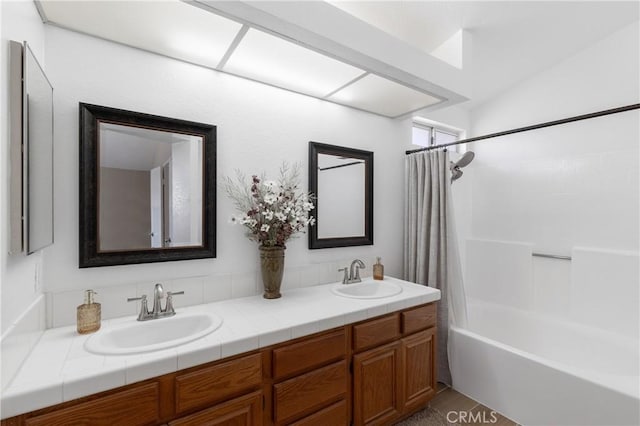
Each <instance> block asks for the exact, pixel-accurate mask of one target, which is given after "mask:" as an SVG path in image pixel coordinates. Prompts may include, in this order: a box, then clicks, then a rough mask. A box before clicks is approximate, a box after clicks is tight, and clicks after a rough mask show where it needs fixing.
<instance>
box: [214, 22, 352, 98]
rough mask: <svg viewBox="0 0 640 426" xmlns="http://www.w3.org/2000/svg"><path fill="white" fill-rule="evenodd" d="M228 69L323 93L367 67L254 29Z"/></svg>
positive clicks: (243, 40) (307, 90)
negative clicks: (348, 62) (354, 64)
mask: <svg viewBox="0 0 640 426" xmlns="http://www.w3.org/2000/svg"><path fill="white" fill-rule="evenodd" d="M223 70H224V71H227V72H230V73H232V74H236V75H240V76H242V77H247V78H251V79H253V80H258V81H262V82H265V83H268V84H272V85H274V86H278V87H282V88H285V89H289V90H293V91H295V92H300V93H305V94H308V95H311V96H316V97H323V96H325V95H327V94H329V93H331V92H332V91H334V90H336V89H337V88H339V87H341V86H343V85H345V84H346V83H348V82H349V81H351V80H353V79H354V78H356V77H357V76H359V75H361V74H363V73H364V71H363V70H361V69H359V68H356V67H352V66H351V65H348V64H345V63H343V62H340V61H337V60H335V59H332V58H329V57H328V56H325V55H322V54H320V53H317V52H315V51H313V50H310V49H307V48H304V47H302V46H299V45H297V44H295V43H292V42H289V41H286V40H283V39H281V38H278V37H275V36H272V35H270V34H267V33H265V32H262V31H259V30H256V29H253V28H252V29H250V30H249V31H248V32H247V34H246V35H245V36H244V38H243V39H242V41H241V42H240V44H239V45H238V47H237V48H236V50H235V51H234V52H233V54H232V55H231V57H230V58H229V60H228V61H227V63H226V65H225V66H224V68H223Z"/></svg>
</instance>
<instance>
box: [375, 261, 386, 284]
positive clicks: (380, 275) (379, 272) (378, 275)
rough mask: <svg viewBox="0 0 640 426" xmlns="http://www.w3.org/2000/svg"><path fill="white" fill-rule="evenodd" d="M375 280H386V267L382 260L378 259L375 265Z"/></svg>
mask: <svg viewBox="0 0 640 426" xmlns="http://www.w3.org/2000/svg"><path fill="white" fill-rule="evenodd" d="M373 279H374V280H383V279H384V265H383V264H382V263H380V258H379V257H377V258H376V263H375V264H374V265H373Z"/></svg>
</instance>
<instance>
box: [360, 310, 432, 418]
mask: <svg viewBox="0 0 640 426" xmlns="http://www.w3.org/2000/svg"><path fill="white" fill-rule="evenodd" d="M435 325H436V304H435V303H431V304H428V305H423V306H420V307H417V308H412V309H408V310H405V311H402V312H397V313H393V314H390V315H386V316H383V317H380V318H377V319H374V320H369V321H365V322H363V323H360V324H356V325H354V326H353V336H354V343H353V347H354V352H356V353H355V354H354V355H353V424H354V425H356V426H359V425H388V424H392V423H393V422H394V421H397V420H399V419H400V418H402V417H407V416H408V415H409V414H411V413H413V412H414V411H417V410H419V409H421V408H423V407H425V406H426V405H427V403H428V402H429V400H431V398H433V396H435V393H436V375H435V360H436V352H435V350H436V343H435V339H436V334H435V332H436V327H435ZM376 344H377V345H378V346H375V345H376ZM373 346H375V347H373ZM372 347H373V348H372Z"/></svg>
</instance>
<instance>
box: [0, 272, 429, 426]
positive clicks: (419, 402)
mask: <svg viewBox="0 0 640 426" xmlns="http://www.w3.org/2000/svg"><path fill="white" fill-rule="evenodd" d="M390 280H393V279H390ZM393 281H394V282H396V283H398V285H400V286H401V287H402V289H403V291H402V292H401V293H400V294H398V295H395V296H392V297H388V298H383V299H368V300H363V299H347V298H344V297H339V296H336V295H335V294H333V293H332V292H331V288H332V287H335V284H334V285H331V284H330V285H323V286H316V287H312V288H306V289H298V290H294V291H292V292H287V294H286V295H285V296H284V297H283V299H282V300H284V301H286V300H287V298H289V301H288V302H285V303H283V305H291V306H293V304H294V303H295V305H296V306H297V310H296V311H295V312H297V313H300V312H303V311H305V310H306V311H307V312H308V314H307V315H312V313H313V312H318V311H319V310H318V309H317V308H318V307H319V306H321V305H323V304H326V311H327V313H328V315H329V316H327V317H326V318H324V319H317V320H316V322H317V323H318V324H320V325H319V326H318V327H320V328H324V327H325V326H331V325H332V323H333V325H334V326H333V327H330V328H328V329H323V330H321V331H318V332H315V333H308V334H306V335H303V334H305V332H304V329H307V330H310V328H309V327H310V326H311V325H310V324H312V323H310V322H307V321H308V320H309V318H308V317H307V318H305V315H304V314H298V316H300V318H298V321H299V324H298V323H296V322H295V321H294V322H291V323H290V324H289V325H288V326H285V327H284V329H288V330H289V333H282V332H281V331H280V330H277V331H276V330H274V329H273V328H272V329H271V331H270V332H269V333H263V334H259V335H258V336H257V339H256V340H257V342H258V346H259V347H256V348H251V347H250V346H249V345H245V346H244V348H245V349H248V350H246V351H241V349H240V346H239V345H235V346H236V347H237V348H238V349H237V351H240V352H239V353H237V354H234V355H231V356H224V355H225V351H224V350H222V351H221V352H220V354H221V355H220V356H219V358H220V359H218V360H215V361H213V362H204V363H202V364H198V365H194V366H192V367H188V368H180V362H179V358H180V354H181V353H184V354H186V352H180V351H176V350H175V349H174V350H173V352H171V351H169V353H173V354H177V357H178V362H177V364H178V367H177V368H176V369H175V371H172V372H168V373H166V374H161V375H157V376H155V377H151V378H148V379H145V380H141V381H137V382H135V383H133V382H132V383H131V384H127V385H125V386H120V387H115V388H112V389H109V390H106V391H103V392H99V393H94V394H87V395H84V396H81V397H79V398H74V399H72V400H69V401H64V402H62V403H59V404H55V405H52V406H48V407H45V408H41V409H37V410H33V411H30V412H26V413H23V414H19V415H17V416H14V417H11V418H8V419H5V420H3V421H2V426H9V425H29V426H36V425H47V426H50V425H68V424H75V423H78V424H91V425H101V424H105V425H106V424H108V425H115V424H122V425H128V426H130V425H152V424H169V425H202V424H207V425H218V424H220V425H223V424H224V425H229V424H233V425H272V424H273V425H285V424H287V425H289V424H295V425H319V426H320V425H340V424H343V425H349V424H351V423H353V424H355V425H364V424H392V423H393V422H394V421H396V420H398V419H401V418H403V417H406V416H408V415H410V414H411V413H413V412H415V411H417V410H419V409H420V408H422V407H424V406H426V404H427V403H428V401H429V400H430V399H431V398H432V397H433V396H434V395H435V386H436V377H435V353H436V352H435V349H436V342H435V340H436V303H435V301H436V300H438V299H439V298H440V294H439V292H438V290H435V289H431V288H428V287H423V286H418V285H415V284H411V283H406V282H403V281H400V280H393ZM292 293H293V294H292ZM276 303H277V302H276ZM225 304H227V305H229V304H231V305H233V310H234V311H238V309H240V308H241V307H244V308H245V309H255V306H256V305H261V304H265V305H264V306H265V307H266V306H269V307H268V308H267V310H268V311H270V312H272V313H273V312H275V307H274V304H273V301H271V302H269V301H264V300H260V299H259V296H258V297H250V298H245V299H236V300H231V301H225V302H217V303H214V304H210V305H203V306H200V307H199V308H200V309H201V310H204V309H214V308H216V307H217V308H218V311H224V309H221V308H222V306H224V305H225ZM269 304H270V305H269ZM305 304H307V305H308V306H305ZM283 309H286V307H285V306H283ZM338 312H340V313H338ZM336 313H338V314H337V315H336ZM178 315H180V312H179V313H178ZM267 315H268V313H267ZM221 316H223V317H224V320H225V324H224V325H223V326H222V327H221V331H220V332H221V333H222V334H223V335H224V332H223V331H222V329H223V328H224V327H229V328H230V329H232V330H240V329H241V328H242V327H241V326H240V325H239V324H237V323H234V322H235V319H234V318H232V317H231V316H232V315H230V314H228V315H224V314H221ZM358 319H360V320H358ZM159 321H162V320H159ZM292 321H293V320H292ZM337 321H341V322H342V325H338V326H335V324H336V322H337ZM252 322H253V321H252ZM303 324H304V328H300V327H302V326H303ZM234 327H235V329H234ZM281 327H282V326H281ZM216 333H218V331H216V332H214V333H212V335H211V336H210V337H208V338H207V339H205V340H207V341H208V343H207V342H206V341H205V342H201V343H199V344H198V343H196V342H194V343H191V345H192V346H191V348H192V354H193V353H198V354H205V353H206V351H207V345H210V346H211V351H212V352H215V351H216V350H220V348H221V346H215V343H213V342H215V341H216V340H215V339H216ZM274 333H275V334H274ZM234 334H237V333H234ZM267 334H269V335H271V336H276V335H279V336H280V337H277V338H275V337H274V338H273V339H271V340H274V339H275V340H280V342H278V343H273V344H268V345H267V344H261V343H260V342H261V341H262V342H263V343H268V341H269V339H261V337H265V336H267ZM287 334H288V335H289V336H290V338H288V339H287V338H286V337H284V336H286V335H287ZM298 334H299V335H301V337H297V338H293V336H295V335H298ZM218 339H221V340H222V341H224V336H222V337H218ZM256 340H253V341H256ZM198 345H199V346H198ZM222 345H224V343H222ZM165 352H166V351H165ZM110 358H113V356H112V357H110ZM116 358H118V357H116ZM203 359H206V358H203ZM105 362H106V361H105ZM192 363H194V362H192ZM126 364H127V363H126V362H125V365H126ZM132 368H144V364H139V365H138V367H132ZM133 373H135V371H132V374H131V375H127V374H125V377H126V376H131V377H133V376H134V374H133ZM63 385H64V383H63ZM63 394H64V392H63ZM23 396H26V395H23ZM14 398H18V396H14ZM10 402H11V401H10V400H7V398H6V396H3V409H5V408H7V406H8V405H7V404H9V403H10ZM22 403H23V404H24V401H22Z"/></svg>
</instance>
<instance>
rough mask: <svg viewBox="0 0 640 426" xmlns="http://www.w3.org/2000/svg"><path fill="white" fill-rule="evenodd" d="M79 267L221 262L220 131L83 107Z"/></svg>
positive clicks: (173, 119) (88, 106)
mask: <svg viewBox="0 0 640 426" xmlns="http://www.w3.org/2000/svg"><path fill="white" fill-rule="evenodd" d="M79 207H80V221H79V228H80V229H79V231H80V238H79V252H80V253H79V254H80V256H79V266H80V267H81V268H92V267H97V266H113V265H127V264H134V263H149V262H169V261H175V260H188V259H206V258H213V257H216V126H214V125H211V124H205V123H198V122H195V121H186V120H181V119H177V118H170V117H161V116H158V115H151V114H146V113H142V112H135V111H127V110H123V109H117V108H110V107H105V106H100V105H91V104H86V103H80V205H79Z"/></svg>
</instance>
